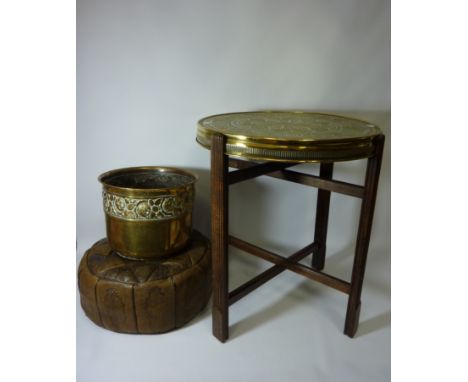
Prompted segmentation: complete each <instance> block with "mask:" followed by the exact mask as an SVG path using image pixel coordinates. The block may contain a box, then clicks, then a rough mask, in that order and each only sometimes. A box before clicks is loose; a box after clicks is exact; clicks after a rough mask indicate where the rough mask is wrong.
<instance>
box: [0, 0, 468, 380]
mask: <svg viewBox="0 0 468 382" xmlns="http://www.w3.org/2000/svg"><path fill="white" fill-rule="evenodd" d="M466 11H467V9H466V5H465V3H464V2H459V1H455V0H447V1H445V2H444V3H443V5H442V4H441V3H440V2H424V7H422V6H421V2H408V1H398V0H395V1H392V26H393V28H392V60H391V61H392V130H393V134H392V137H393V139H392V143H393V144H392V146H393V152H394V155H393V156H392V280H393V282H392V351H391V354H392V377H393V379H394V380H395V381H406V380H453V381H458V380H466V379H467V369H466V355H465V353H466V352H464V351H463V346H464V344H466V343H467V342H468V336H467V332H466V330H465V327H466V322H467V320H468V312H467V309H466V304H465V303H464V302H465V301H466V258H467V257H466V256H465V253H466V222H465V220H466V216H467V215H468V209H467V203H466V195H465V194H466V191H465V190H466V187H465V185H464V183H466V182H465V177H464V176H462V175H463V174H464V173H466V166H465V163H466V139H465V138H464V137H465V136H466V123H465V121H464V119H463V118H461V116H463V111H464V110H465V109H466V95H465V90H464V89H466V88H467V87H468V77H467V72H466V67H467V66H468V56H467V55H466V53H465V50H464V49H462V48H461V47H463V46H465V45H466V41H465V40H466V38H465V36H466V35H467V33H468V30H467V28H468V26H467V23H466V22H465V21H466V20H465V18H466ZM75 16H76V10H75V4H74V2H73V1H72V0H68V1H67V0H65V1H64V0H44V1H41V2H38V1H32V0H31V1H29V2H28V1H26V0H25V1H21V2H3V3H0V46H1V47H2V51H1V53H2V60H1V67H2V70H0V83H1V86H0V104H1V112H0V128H1V132H2V134H1V140H0V144H1V150H0V164H1V166H2V183H1V187H0V197H1V200H2V205H1V206H2V207H1V211H2V218H3V219H2V225H1V239H2V241H1V242H2V255H3V256H2V267H3V269H4V270H5V272H3V273H2V277H1V278H0V286H1V288H0V301H2V314H1V315H0V325H1V327H2V341H1V343H0V351H1V352H2V357H3V358H2V360H3V362H2V367H1V368H0V376H1V377H0V378H1V380H2V381H3V380H5V381H25V380H28V381H29V380H41V381H42V380H47V381H60V382H62V381H68V380H74V379H75V370H76V366H78V369H79V370H80V369H82V367H83V362H81V361H80V357H82V354H87V355H88V357H90V358H91V359H94V365H92V364H91V362H89V363H88V365H87V366H90V365H92V366H96V365H99V364H101V363H102V362H103V361H102V357H101V358H100V357H99V356H97V354H101V355H102V354H103V350H102V349H103V348H102V346H99V345H97V346H95V347H93V346H92V345H89V342H88V347H87V349H85V350H84V351H83V350H82V346H81V345H82V343H83V342H80V338H81V337H85V336H83V330H81V329H80V326H82V325H83V324H84V323H85V322H88V323H89V321H87V320H85V318H84V317H81V316H80V314H81V309H80V307H79V306H77V304H76V260H77V255H76V241H75V239H76V232H77V231H76V215H77V211H76V203H75V200H76V198H75V196H76V187H75V185H76V178H75V174H76V171H75V163H76V157H75V153H76V145H75V143H76V140H75V125H76V119H75V116H76V110H75V109H76V103H75V90H76V83H75V68H76V62H75V47H76V44H75V41H76V38H75V37H76V31H75ZM387 155H388V154H387ZM382 180H383V178H382ZM380 193H382V188H381V189H380ZM380 195H381V194H380ZM93 197H95V196H93ZM380 197H381V196H380ZM379 208H381V207H379ZM379 221H381V220H379ZM198 224H200V223H198ZM92 236H94V234H93V235H92ZM93 240H94V239H93ZM373 241H375V237H374V239H373ZM86 245H87V244H86V243H84V242H83V240H82V239H80V246H82V247H83V248H84V247H86ZM373 245H374V244H373ZM80 251H82V249H79V250H78V257H79V256H81V253H80ZM373 253H375V252H373ZM372 256H375V255H372ZM369 260H370V261H371V257H370V258H369ZM328 264H329V265H330V261H329V262H328ZM332 265H333V262H332ZM369 265H370V264H369ZM237 269H239V268H237ZM247 269H250V268H247ZM379 269H381V267H379ZM369 270H370V267H369ZM371 272H374V271H370V272H368V274H367V278H366V283H367V284H368V281H367V280H369V277H370V275H371V274H373V273H371ZM292 276H294V275H292ZM376 276H378V275H376ZM305 281H307V280H305ZM275 282H276V280H275ZM285 283H286V284H287V286H288V287H289V288H293V287H294V285H291V283H289V280H285ZM308 285H310V284H308ZM314 288H315V287H314ZM267 290H271V289H265V288H263V289H261V290H258V291H257V292H256V293H257V294H259V296H260V294H262V293H264V292H263V291H267ZM275 290H276V289H275ZM275 290H271V292H272V293H275ZM368 290H369V289H368V287H366V286H365V291H368ZM366 293H367V292H366ZM254 296H255V294H253V295H251V296H250V298H253V297H254ZM275 296H276V298H278V296H279V298H281V295H278V294H275ZM283 296H284V294H283ZM259 298H261V297H259ZM366 299H368V297H366ZM283 301H290V302H291V300H290V299H288V298H287V299H283ZM326 301H329V300H328V299H327V300H326ZM379 301H381V300H380V298H379ZM245 302H246V303H248V305H249V306H251V303H249V300H248V299H247V300H245ZM243 303H244V301H241V302H239V303H238V304H243ZM301 306H303V307H304V306H307V307H309V306H310V304H302V303H301ZM321 306H323V305H321ZM369 306H371V305H369V304H364V306H363V309H364V308H366V307H367V308H366V309H368V308H369ZM372 306H373V305H372ZM234 307H235V308H236V309H237V313H236V314H245V313H243V308H241V305H238V306H237V307H236V306H234ZM251 308H253V309H256V307H255V306H251ZM317 309H320V312H322V311H323V308H322V307H317ZM338 310H339V312H340V313H339V314H340V318H339V321H340V322H342V321H341V320H342V316H341V315H342V314H343V313H342V306H341V305H340V307H339V309H338ZM294 312H295V311H294V310H293V311H292V314H294ZM77 314H78V316H77ZM325 314H328V313H326V312H325ZM270 316H271V314H270ZM201 317H202V319H203V316H201ZM246 317H248V315H246ZM257 317H259V318H262V317H261V316H257ZM282 317H284V316H282V315H281V314H280V315H279V316H278V319H277V320H279V321H281V320H282ZM295 317H296V318H299V317H300V319H303V320H305V321H307V323H306V324H305V326H308V327H310V328H311V325H310V319H311V318H313V317H314V316H309V317H305V318H303V316H300V315H295ZM330 317H331V315H328V317H327V319H324V320H322V322H321V324H324V323H326V322H330ZM377 317H378V316H377ZM266 318H267V322H269V323H270V322H272V321H271V319H270V317H266ZM237 320H238V319H237ZM199 322H200V321H198V322H195V323H194V325H193V326H189V327H187V330H193V328H196V327H198V326H197V325H201V324H199ZM201 322H203V320H202V321H201ZM247 322H249V321H248V320H247V321H244V323H247ZM250 322H251V324H252V321H250ZM260 322H262V321H261V320H260ZM263 322H265V320H263ZM335 322H336V323H337V325H338V320H337V321H335ZM75 323H78V327H77V328H76V325H75ZM205 325H206V327H209V324H208V323H205ZM90 327H91V326H89V327H88V328H90ZM244 327H245V326H244ZM263 327H264V325H263V324H262V325H260V326H257V327H256V328H255V330H251V331H250V332H249V333H250V335H252V334H253V333H258V334H260V333H259V331H260V330H263V329H260V328H263ZM303 327H304V326H303ZM314 327H316V328H317V330H320V329H321V328H323V326H314ZM362 327H363V325H361V329H360V333H362V331H363V329H362ZM76 329H77V334H78V338H75V332H76ZM206 330H208V329H205V328H204V327H200V330H199V337H200V340H202V341H204V342H202V341H199V342H197V341H192V344H193V345H192V346H194V347H195V346H196V347H197V350H200V349H201V350H205V351H206V350H207V347H206V346H203V347H200V346H202V345H201V344H202V343H203V344H205V343H208V342H207V341H209V340H208V338H207V337H206ZM234 330H237V329H235V328H234ZM284 331H285V329H284V326H283V324H282V323H281V322H280V329H279V330H278V331H277V332H276V333H273V336H272V335H271V334H272V333H271V332H270V338H273V339H272V341H275V339H278V341H276V342H280V340H281V338H279V337H278V336H283V334H282V333H283V332H284ZM103 332H105V331H101V332H99V333H103ZM364 332H365V331H364ZM105 333H107V334H108V335H109V336H111V335H112V333H110V332H105ZM176 333H179V332H174V333H173V334H171V335H170V336H169V335H167V336H164V337H163V336H161V337H158V338H160V339H162V338H165V339H167V341H169V339H171V342H172V344H173V346H172V347H171V349H172V351H171V352H169V353H168V356H167V357H171V359H174V354H175V353H176V352H177V351H180V349H183V347H182V346H181V347H178V349H177V351H176V350H174V344H175V342H173V341H175V336H176ZM180 333H184V334H183V336H185V333H187V332H183V331H180ZM334 333H336V332H334ZM107 334H106V335H107ZM238 334H239V330H238ZM325 334H326V332H325ZM102 335H104V334H102ZM177 335H178V334H177ZM250 335H249V336H247V337H241V336H239V335H237V338H250ZM299 336H301V337H299ZM88 337H91V341H92V339H93V338H96V344H98V343H100V344H101V345H102V344H103V343H106V342H105V341H101V339H102V338H98V337H97V332H94V333H93V335H92V336H88ZM261 337H262V340H264V339H265V336H264V335H263V334H262V335H261ZM303 337H304V331H302V333H301V334H300V335H296V336H295V337H292V339H293V340H295V341H296V344H297V343H299V342H300V341H302V338H303ZM109 338H112V340H110V341H107V347H106V349H110V350H112V349H114V350H115V351H116V352H119V351H120V352H121V356H120V357H114V358H113V359H115V361H116V362H115V363H113V364H112V366H113V367H116V366H118V367H117V369H116V370H117V371H116V372H115V373H111V375H109V377H110V378H112V377H114V376H115V374H116V373H122V376H123V377H126V376H125V374H124V373H123V372H122V370H123V368H124V367H125V366H126V365H130V369H131V370H136V371H137V372H138V370H140V369H139V366H142V365H144V367H143V368H142V369H141V373H142V374H144V375H145V376H146V377H151V376H152V375H155V374H156V373H157V371H156V370H155V367H153V364H155V365H156V366H157V367H159V369H158V370H160V369H162V368H164V361H166V360H167V359H168V358H167V357H162V358H155V357H154V356H152V355H149V356H148V358H150V357H151V360H150V363H148V362H146V360H143V361H142V362H141V363H140V364H139V363H138V362H135V359H136V358H135V356H133V355H132V353H131V352H127V351H126V350H125V349H123V348H119V344H118V343H116V341H115V339H116V337H115V336H112V337H109ZM118 338H123V337H118ZM130 338H134V339H135V346H134V347H133V348H132V349H130V350H136V353H135V354H141V352H142V350H143V348H142V346H141V341H142V340H141V339H136V338H135V337H133V336H130ZM192 338H193V332H192ZM283 338H284V337H283ZM298 338H299V340H298ZM340 338H341V337H340ZM315 339H316V338H315ZM84 341H87V340H86V338H84ZM148 341H151V343H152V344H153V346H154V347H158V348H159V349H160V343H159V342H154V339H152V338H151V337H150V339H149V340H148ZM249 341H250V343H247V346H244V349H245V348H248V349H247V351H246V353H245V354H246V356H247V357H250V358H253V357H254V356H256V357H255V360H257V361H258V360H259V359H260V360H263V359H264V358H265V361H264V363H269V364H270V365H271V364H272V362H271V361H275V360H272V357H271V352H267V349H269V346H266V345H269V344H266V345H263V344H258V343H259V341H257V346H256V347H255V346H253V342H252V341H253V340H249ZM304 341H307V342H308V347H309V350H310V352H311V354H312V353H313V354H314V355H315V358H312V357H311V356H310V357H309V355H308V354H309V353H307V354H303V353H300V352H297V351H296V350H294V348H293V347H292V346H287V347H286V348H285V349H286V351H288V355H291V356H292V355H295V356H296V357H297V363H300V364H301V368H300V369H301V370H302V372H303V373H304V369H305V367H304V365H307V368H308V369H309V370H316V369H317V367H318V366H317V365H319V363H318V362H320V361H317V359H318V357H319V356H320V355H321V354H324V353H323V351H324V349H325V350H328V351H329V350H330V346H328V347H326V346H321V344H320V343H318V342H317V341H315V342H314V339H313V338H311V337H310V335H309V336H308V337H304ZM304 341H302V342H304ZM354 341H355V340H353V341H351V342H350V343H351V344H353V348H352V350H351V351H348V352H347V354H348V355H349V357H350V358H355V356H353V355H352V354H353V352H357V349H356V346H355V345H354ZM302 342H301V343H302ZM179 343H180V344H187V343H189V344H190V341H179ZM210 343H211V342H210ZM233 343H234V342H233ZM314 343H316V345H314ZM213 344H214V342H213ZM328 344H329V345H331V344H332V342H328ZM342 344H343V342H341V344H340V345H342ZM76 345H77V347H76ZM312 345H313V346H317V347H319V346H321V349H320V351H317V350H314V349H312V348H311V346H312ZM210 346H211V345H210ZM212 346H215V345H212ZM224 346H225V345H220V346H219V347H216V348H215V349H214V350H213V347H212V348H211V349H212V351H211V352H210V354H206V356H205V354H202V355H197V357H198V358H199V359H200V358H201V357H203V359H207V358H208V355H211V356H213V353H214V351H216V352H217V353H216V354H218V352H219V354H220V356H219V357H223V358H224V359H226V350H221V349H225V347H224ZM460 347H462V349H461V350H460ZM250 348H253V350H258V348H260V350H261V351H260V352H258V351H257V352H255V354H252V353H253V352H249V349H250ZM343 348H344V346H333V349H335V350H336V351H338V352H339V351H340V349H343ZM95 349H96V351H94V350H95ZM231 349H233V350H231V351H230V352H236V353H237V354H238V355H239V354H240V355H242V353H239V351H238V350H239V349H238V348H237V350H236V348H233V347H231ZM273 349H276V350H277V349H280V348H279V347H278V346H275V347H273ZM272 351H274V350H272ZM277 351H278V350H277ZM104 353H106V354H108V357H109V353H110V351H107V352H104ZM267 353H269V354H270V357H268V356H265V357H264V355H265V354H267ZM75 354H79V355H80V356H79V358H78V360H77V361H78V362H76V361H75ZM154 354H157V355H159V356H161V354H164V353H161V351H159V352H158V353H154ZM258 354H261V355H260V356H259V355H258ZM326 354H329V353H326ZM129 355H130V359H129V361H127V362H122V364H123V365H122V367H120V364H119V363H118V362H120V361H122V359H123V358H124V356H126V357H127V360H128V356H129ZM191 355H192V357H193V353H192V354H191ZM284 356H285V353H284V352H282V353H280V354H279V355H278V356H277V358H276V360H277V359H278V358H286V357H284ZM93 357H94V358H93ZM356 357H357V355H356ZM110 358H111V360H110V361H109V360H108V361H107V362H106V363H105V365H104V367H101V368H99V367H96V370H98V371H97V372H99V371H100V372H101V375H104V373H105V372H110V370H113V369H112V368H111V367H108V366H109V364H110V363H111V361H112V357H110ZM288 358H291V357H288ZM342 358H343V357H342ZM342 358H341V359H342ZM186 359H187V358H186ZM328 359H331V358H330V357H328ZM332 359H333V360H336V359H337V358H332ZM217 360H219V358H218V359H217ZM155 361H158V362H155ZM151 362H152V363H151ZM361 362H362V361H361ZM297 363H296V364H297ZM369 363H371V362H369ZM148 364H149V365H151V366H148ZM223 364H224V365H225V362H223ZM223 364H221V366H223ZM339 364H340V365H343V364H344V363H343V362H340V363H339ZM345 364H346V365H347V368H348V369H352V370H357V369H358V367H357V366H356V365H357V363H355V362H353V363H352V362H345ZM213 365H215V366H216V364H214V363H213ZM281 365H285V363H284V362H283V361H282V362H281V364H280V365H275V366H276V367H277V368H280V367H281ZM309 365H311V366H309ZM361 365H362V363H361ZM177 366H178V367H176V368H175V369H174V368H173V369H174V370H178V369H180V368H181V364H180V363H178V365H177ZM215 366H212V367H215ZM221 366H220V367H216V370H219V369H220V368H221ZM236 366H239V364H237V365H236ZM247 366H248V365H247ZM294 366H295V364H292V367H294ZM232 367H234V366H232ZM150 368H151V370H152V371H153V372H152V373H150V372H148V369H150ZM164 369H165V370H166V371H167V370H168V369H167V368H164ZM248 369H249V368H246V367H240V366H239V367H237V368H236V371H237V372H238V375H239V374H241V372H242V371H245V370H248ZM250 369H251V368H250ZM261 369H262V371H263V372H265V370H266V369H265V368H261ZM335 369H337V363H334V364H333V366H331V367H329V368H328V369H327V370H335ZM196 370H200V367H199V366H198V368H197V369H196ZM203 370H206V369H203ZM361 370H362V369H361ZM275 371H276V370H275ZM341 372H343V369H341ZM145 373H146V374H145ZM311 373H312V372H311ZM314 373H315V374H317V373H316V372H315V371H314ZM269 374H270V375H267V377H269V378H271V375H272V373H269ZM284 374H285V373H284V372H283V375H284ZM192 375H195V373H193V374H192ZM353 375H354V373H353ZM109 377H106V378H103V379H104V380H105V379H107V380H108V379H109ZM309 377H310V376H309ZM79 378H81V375H79ZM278 378H279V377H278ZM128 379H129V378H127V380H128ZM173 379H175V378H173ZM185 379H188V380H190V379H191V378H190V377H188V378H185ZM218 379H219V378H218ZM239 379H241V378H239ZM304 379H305V378H304ZM316 379H317V380H320V378H316ZM321 379H322V380H324V379H325V378H321ZM330 379H331V378H330ZM153 380H158V378H157V377H155V378H153Z"/></svg>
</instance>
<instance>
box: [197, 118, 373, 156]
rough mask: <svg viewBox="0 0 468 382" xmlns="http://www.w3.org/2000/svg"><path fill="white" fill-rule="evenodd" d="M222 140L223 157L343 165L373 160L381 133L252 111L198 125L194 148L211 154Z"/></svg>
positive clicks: (344, 122) (348, 121) (346, 121)
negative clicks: (197, 146) (213, 144)
mask: <svg viewBox="0 0 468 382" xmlns="http://www.w3.org/2000/svg"><path fill="white" fill-rule="evenodd" d="M214 134H222V135H225V136H226V153H227V154H228V155H230V156H235V157H243V158H246V159H253V160H268V161H282V162H322V161H333V162H335V161H344V160H352V159H360V158H367V157H369V156H371V155H372V154H373V151H374V144H373V140H374V138H375V137H376V136H378V135H380V134H382V132H381V130H380V129H379V128H378V127H377V126H375V125H373V124H371V123H368V122H366V121H361V120H358V119H353V118H348V117H342V116H339V115H332V114H322V113H312V112H301V111H293V112H291V111H256V112H242V113H228V114H218V115H212V116H209V117H206V118H203V119H201V120H200V121H198V129H197V142H198V143H199V144H200V145H202V146H203V147H205V148H208V149H210V148H211V139H212V137H213V135H214Z"/></svg>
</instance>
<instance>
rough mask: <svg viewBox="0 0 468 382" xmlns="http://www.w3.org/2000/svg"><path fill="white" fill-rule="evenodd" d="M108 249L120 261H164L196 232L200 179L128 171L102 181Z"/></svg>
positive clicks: (165, 170)
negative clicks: (196, 185)
mask: <svg viewBox="0 0 468 382" xmlns="http://www.w3.org/2000/svg"><path fill="white" fill-rule="evenodd" d="M98 179H99V181H100V182H101V183H102V185H103V192H102V195H103V204H104V212H105V215H106V230H107V238H108V240H109V245H110V246H111V248H112V249H113V250H115V251H117V252H118V253H119V254H120V255H121V256H124V257H129V258H136V259H138V258H139V259H144V258H149V257H163V256H167V255H170V254H172V253H175V252H177V251H179V250H181V249H183V248H184V247H185V246H186V245H187V244H188V241H189V238H190V233H191V230H192V210H193V200H194V194H195V189H194V183H195V182H196V180H197V178H196V176H195V175H193V174H191V173H189V172H187V171H183V170H180V169H177V168H171V167H154V166H151V167H149V166H148V167H129V168H122V169H118V170H113V171H109V172H106V173H104V174H102V175H100V176H99V178H98Z"/></svg>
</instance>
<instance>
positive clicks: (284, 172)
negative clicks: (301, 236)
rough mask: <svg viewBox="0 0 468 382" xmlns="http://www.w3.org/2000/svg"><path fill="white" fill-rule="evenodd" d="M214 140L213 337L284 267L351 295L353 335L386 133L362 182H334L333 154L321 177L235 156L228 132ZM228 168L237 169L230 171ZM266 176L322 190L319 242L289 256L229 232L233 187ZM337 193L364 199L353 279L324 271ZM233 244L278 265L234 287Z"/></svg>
mask: <svg viewBox="0 0 468 382" xmlns="http://www.w3.org/2000/svg"><path fill="white" fill-rule="evenodd" d="M211 139H212V141H211V240H212V256H213V259H212V261H213V334H214V336H215V337H216V338H218V339H219V340H220V341H222V342H224V341H226V339H227V338H228V336H229V306H230V305H232V304H234V303H235V302H236V301H238V300H240V299H241V298H242V297H244V296H246V295H247V294H248V293H250V292H252V291H253V290H255V289H256V288H258V287H259V286H261V285H263V284H265V283H266V282H267V281H269V280H271V279H272V278H273V277H275V276H277V275H278V274H280V273H281V272H283V271H284V270H285V269H288V270H290V271H293V272H296V273H298V274H300V275H302V276H305V277H307V278H309V279H312V280H315V281H318V282H320V283H322V284H325V285H327V286H329V287H331V288H334V289H336V290H338V291H340V292H343V293H346V294H348V295H349V298H348V307H347V311H346V321H345V327H344V333H345V334H346V335H348V336H349V337H353V336H354V335H355V333H356V331H357V328H358V323H359V312H360V307H361V291H362V284H363V280H364V271H365V267H366V258H367V251H368V248H369V240H370V235H371V227H372V218H373V214H374V206H375V200H376V194H377V185H378V180H379V173H380V167H381V162H382V152H383V147H384V140H385V137H384V135H378V136H376V137H374V138H373V145H374V148H373V151H372V153H371V155H370V156H369V157H368V158H367V170H366V177H365V182H364V185H363V186H360V185H355V184H350V183H346V182H340V181H337V180H333V159H332V158H330V159H328V160H327V161H322V162H321V163H320V175H319V176H315V175H310V174H304V173H300V172H296V171H292V170H289V169H287V168H289V167H292V166H294V165H296V164H298V163H293V162H278V161H274V162H271V161H266V162H263V163H257V162H252V161H248V160H239V159H234V158H230V157H229V155H227V153H226V136H225V135H223V134H214V135H213V136H212V137H211ZM229 167H233V168H236V169H238V170H236V171H231V172H229V170H228V169H229ZM261 175H267V176H271V177H273V178H277V179H283V180H287V181H290V182H294V183H299V184H304V185H307V186H312V187H317V188H318V189H319V191H318V196H317V213H316V220H315V237H314V242H313V243H312V244H309V245H307V246H306V247H304V248H303V249H301V250H300V251H298V252H296V253H294V254H292V255H291V256H289V257H287V258H284V257H282V256H279V255H277V254H275V253H272V252H270V251H266V250H264V249H262V248H259V247H257V246H255V245H253V244H250V243H248V242H246V241H244V240H241V239H239V238H236V237H234V236H230V235H229V233H228V215H229V211H228V195H229V191H228V190H229V186H230V185H232V184H235V183H238V182H242V181H245V180H248V179H253V178H256V177H258V176H261ZM332 191H333V192H337V193H340V194H344V195H349V196H353V197H356V198H360V199H362V204H361V212H360V218H359V229H358V234H357V242H356V249H355V257H354V264H353V270H352V276H351V281H350V282H348V281H345V280H341V279H339V278H336V277H334V276H331V275H329V274H326V273H324V272H322V269H323V268H324V264H325V252H326V239H327V226H328V214H329V206H330V194H331V192H332ZM228 245H232V246H234V247H237V248H239V249H241V250H243V251H246V252H248V253H250V254H252V255H255V256H257V257H260V258H262V259H264V260H267V261H269V262H271V263H273V264H275V265H274V266H272V267H271V268H269V269H268V270H266V271H264V272H262V273H261V274H259V275H258V276H256V277H255V278H253V279H252V280H250V281H248V282H246V283H245V284H243V285H241V286H239V287H238V288H236V289H235V290H233V291H229V290H228V276H229V274H228ZM310 253H312V254H313V256H312V267H308V266H305V265H303V264H299V261H300V260H301V259H303V258H304V257H306V256H307V255H309V254H310Z"/></svg>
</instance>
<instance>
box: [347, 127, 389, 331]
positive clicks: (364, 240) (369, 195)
mask: <svg viewBox="0 0 468 382" xmlns="http://www.w3.org/2000/svg"><path fill="white" fill-rule="evenodd" d="M384 141H385V137H384V136H383V135H379V136H377V138H375V147H376V150H375V154H374V155H373V156H372V157H370V158H369V159H368V161H367V171H366V180H365V184H364V188H365V189H364V197H363V199H362V205H361V214H360V217H359V229H358V235H357V241H356V251H355V255H354V264H353V272H352V275H351V290H350V294H349V299H348V308H347V311H346V321H345V328H344V333H345V334H346V335H348V336H349V337H353V336H354V335H355V334H356V331H357V328H358V325H359V313H360V310H361V291H362V284H363V281H364V272H365V269H366V260H367V251H368V249H369V241H370V235H371V229H372V219H373V216H374V208H375V201H376V196H377V187H378V183H379V174H380V167H381V164H382V153H383V146H384Z"/></svg>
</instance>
